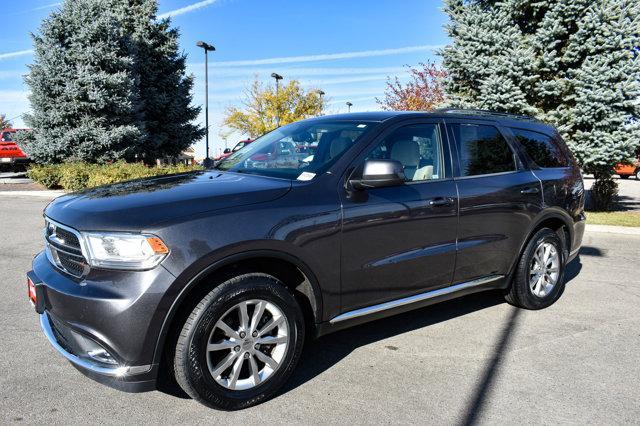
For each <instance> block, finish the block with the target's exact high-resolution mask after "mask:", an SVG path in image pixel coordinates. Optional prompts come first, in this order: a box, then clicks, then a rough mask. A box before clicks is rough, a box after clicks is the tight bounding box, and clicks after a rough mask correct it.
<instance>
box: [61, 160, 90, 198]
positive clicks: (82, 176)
mask: <svg viewBox="0 0 640 426" xmlns="http://www.w3.org/2000/svg"><path fill="white" fill-rule="evenodd" d="M57 167H58V168H59V170H60V186H61V187H63V188H64V189H65V190H67V191H80V190H82V189H84V188H86V187H87V184H88V182H89V179H90V177H91V176H92V175H94V174H95V173H94V172H93V171H94V170H95V169H96V168H97V167H99V166H95V165H92V164H87V163H66V164H61V165H59V166H57Z"/></svg>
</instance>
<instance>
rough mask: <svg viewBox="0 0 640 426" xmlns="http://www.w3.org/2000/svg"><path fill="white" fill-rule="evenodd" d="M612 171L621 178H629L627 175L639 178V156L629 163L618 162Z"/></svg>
mask: <svg viewBox="0 0 640 426" xmlns="http://www.w3.org/2000/svg"><path fill="white" fill-rule="evenodd" d="M614 173H615V174H617V175H618V176H620V178H621V179H629V177H631V176H635V177H636V179H638V180H640V158H637V159H636V160H635V161H634V162H633V163H630V164H623V163H620V164H618V165H617V166H616V167H615V169H614Z"/></svg>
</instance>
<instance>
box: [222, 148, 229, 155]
mask: <svg viewBox="0 0 640 426" xmlns="http://www.w3.org/2000/svg"><path fill="white" fill-rule="evenodd" d="M222 152H224V153H225V154H228V153H230V152H231V148H225V149H224V151H222Z"/></svg>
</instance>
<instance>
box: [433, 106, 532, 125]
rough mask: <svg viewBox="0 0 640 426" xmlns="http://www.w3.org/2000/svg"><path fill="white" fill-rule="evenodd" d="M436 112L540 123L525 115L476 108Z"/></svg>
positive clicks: (448, 109)
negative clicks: (492, 116)
mask: <svg viewBox="0 0 640 426" xmlns="http://www.w3.org/2000/svg"><path fill="white" fill-rule="evenodd" d="M435 111H436V112H443V113H446V114H473V115H494V116H498V117H511V118H517V119H520V120H530V121H538V122H539V121H540V120H538V119H537V118H535V117H532V116H530V115H524V114H512V113H509V112H498V111H491V110H488V109H474V108H440V109H436V110H435Z"/></svg>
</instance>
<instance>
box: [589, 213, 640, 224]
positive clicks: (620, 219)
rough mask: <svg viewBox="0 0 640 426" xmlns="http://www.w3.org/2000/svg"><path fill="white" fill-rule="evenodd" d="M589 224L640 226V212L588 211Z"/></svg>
mask: <svg viewBox="0 0 640 426" xmlns="http://www.w3.org/2000/svg"><path fill="white" fill-rule="evenodd" d="M587 224H590V225H616V226H640V212H587Z"/></svg>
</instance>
